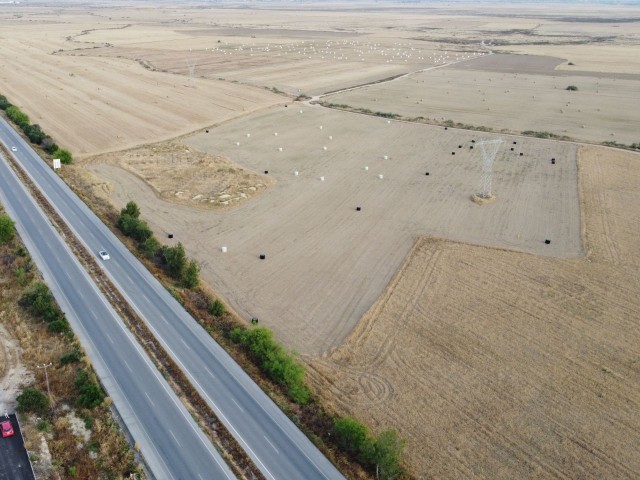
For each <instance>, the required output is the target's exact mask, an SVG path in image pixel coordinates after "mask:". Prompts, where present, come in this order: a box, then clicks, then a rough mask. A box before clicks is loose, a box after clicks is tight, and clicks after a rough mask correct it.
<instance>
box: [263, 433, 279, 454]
mask: <svg viewBox="0 0 640 480" xmlns="http://www.w3.org/2000/svg"><path fill="white" fill-rule="evenodd" d="M263 437H264V439H265V440H266V441H267V443H268V444H269V445H271V448H273V449H274V450H275V451H276V453H277V454H278V455H280V452H279V451H278V449H277V448H276V447H274V446H273V443H271V442H270V441H269V439H268V438H267V436H266V435H263Z"/></svg>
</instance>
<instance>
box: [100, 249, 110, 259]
mask: <svg viewBox="0 0 640 480" xmlns="http://www.w3.org/2000/svg"><path fill="white" fill-rule="evenodd" d="M98 255H100V258H101V259H103V260H109V259H110V258H111V257H110V256H109V254H108V253H107V251H106V250H100V251H99V252H98Z"/></svg>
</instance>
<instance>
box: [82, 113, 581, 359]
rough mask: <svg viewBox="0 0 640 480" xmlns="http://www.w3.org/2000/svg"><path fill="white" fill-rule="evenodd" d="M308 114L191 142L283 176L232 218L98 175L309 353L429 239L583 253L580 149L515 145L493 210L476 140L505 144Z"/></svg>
mask: <svg viewBox="0 0 640 480" xmlns="http://www.w3.org/2000/svg"><path fill="white" fill-rule="evenodd" d="M302 110H303V112H304V113H303V114H300V113H299V109H298V108H296V109H294V108H279V109H276V110H273V111H271V112H265V113H263V114H260V115H256V116H253V117H251V118H245V119H242V120H238V121H234V122H230V123H227V124H225V125H224V126H221V127H218V128H216V129H215V132H212V133H210V134H206V133H202V134H199V135H196V136H194V137H191V138H189V139H187V140H186V143H187V144H188V145H189V146H190V148H191V149H192V150H193V149H195V150H201V151H211V152H220V153H221V154H223V155H225V156H228V157H229V158H231V159H232V160H233V161H234V162H237V163H239V164H240V165H242V166H245V167H247V168H249V169H251V170H254V171H261V172H262V171H265V170H266V171H268V172H269V174H268V177H270V178H271V177H273V178H274V179H275V183H274V184H273V186H272V187H271V188H270V189H269V190H267V191H266V192H265V193H263V194H262V195H261V196H260V197H259V199H256V200H251V201H249V202H247V203H245V204H243V205H240V206H238V207H234V208H232V209H228V210H225V211H224V212H219V213H217V212H200V211H197V210H193V209H191V208H188V207H182V206H176V205H171V204H169V203H167V202H162V201H160V202H159V201H158V199H157V196H156V194H155V193H154V192H153V191H152V190H151V189H150V188H149V187H148V186H146V185H145V183H144V182H143V181H141V180H140V179H139V178H137V177H135V176H133V175H128V174H126V173H125V172H124V170H122V169H119V168H117V167H112V166H106V165H105V166H101V167H99V168H98V169H95V170H94V171H95V172H97V173H99V174H100V176H101V177H103V178H104V179H106V180H108V181H109V182H110V183H111V184H112V185H113V200H114V202H115V204H116V206H117V207H118V208H120V207H121V206H123V205H124V203H126V202H127V201H128V200H129V199H134V200H135V201H136V202H138V204H139V205H140V207H141V209H142V212H143V213H142V215H143V217H144V218H145V219H147V220H148V221H149V222H150V224H151V225H152V227H153V228H154V229H155V231H156V232H157V233H158V234H159V236H160V237H161V238H166V234H167V233H173V234H174V235H175V237H174V241H181V242H183V243H184V245H185V247H186V248H187V250H188V252H189V253H190V255H193V256H194V257H195V258H196V259H197V260H198V261H199V262H200V263H201V265H202V277H203V278H204V279H205V280H206V281H207V282H210V283H211V284H212V285H213V287H214V289H215V290H216V291H217V292H218V293H220V294H221V295H222V296H223V297H224V298H225V299H226V300H227V301H229V302H230V303H231V305H232V306H233V307H234V308H236V309H237V310H238V311H239V312H240V313H241V314H242V315H243V316H245V317H246V318H250V317H251V316H257V317H258V318H260V321H261V323H263V324H264V325H266V326H268V327H270V328H273V329H274V330H275V332H276V334H277V335H278V337H279V338H281V339H282V340H283V341H285V343H286V344H287V345H289V346H292V347H294V348H296V349H297V350H299V351H301V352H306V353H317V352H322V351H324V350H326V349H328V348H331V347H334V346H336V345H338V344H340V342H341V341H342V340H343V339H344V338H345V336H346V335H348V333H349V332H350V331H351V329H352V328H353V327H354V326H355V325H356V324H357V322H358V320H359V319H360V317H361V316H362V315H363V314H364V313H365V312H366V311H367V309H368V308H369V307H370V305H371V304H372V303H373V302H374V301H375V300H376V298H378V296H379V295H380V294H381V292H382V291H383V290H384V288H385V286H386V285H387V284H388V282H389V281H390V279H391V278H392V276H393V274H394V273H395V271H396V270H397V268H398V267H399V266H400V265H401V263H402V261H403V259H404V258H405V256H406V254H407V252H408V251H409V249H410V248H411V245H412V244H413V242H414V241H415V239H416V238H417V237H418V236H420V235H424V234H426V233H430V234H433V235H439V236H446V237H448V238H452V239H456V240H461V241H468V242H473V243H479V244H485V245H500V246H503V247H506V248H514V249H518V250H522V251H528V252H534V253H537V254H541V255H549V256H562V257H576V256H579V255H581V254H582V246H581V241H580V216H579V205H578V190H577V179H576V178H577V177H576V176H577V170H576V163H575V154H576V147H575V146H574V145H572V144H568V143H557V142H550V141H545V140H538V139H524V138H511V137H506V136H505V137H504V140H505V142H504V143H503V145H502V147H501V150H500V151H499V154H498V156H497V159H496V161H495V164H494V172H495V173H494V177H493V191H494V193H495V194H496V196H497V200H496V201H495V202H494V203H492V204H490V205H486V206H482V207H481V206H478V205H476V204H474V203H473V202H472V201H471V200H470V196H471V194H473V193H475V192H476V191H477V190H478V189H479V185H480V176H481V169H482V167H481V164H482V160H481V156H480V149H479V148H475V149H473V150H472V149H470V147H471V146H473V145H474V144H473V143H472V142H471V140H477V141H479V140H481V139H483V138H493V137H495V136H492V135H489V134H479V133H478V132H467V131H463V130H454V129H449V130H444V129H443V128H440V127H433V126H427V125H418V124H407V123H401V122H390V123H387V120H384V119H381V118H374V117H370V116H365V115H356V114H350V113H346V112H338V111H334V110H330V109H323V108H320V107H315V108H309V107H304V108H303V109H302ZM320 126H322V127H323V128H322V129H320ZM247 133H250V135H251V136H250V137H246V134H247ZM275 133H278V135H277V136H275ZM329 136H331V137H332V138H333V139H332V140H330V139H329ZM236 141H241V142H242V143H241V145H240V146H239V147H238V146H237V145H236ZM514 141H515V142H517V144H515V145H514V144H513V142H514ZM425 145H427V146H428V149H427V150H425V149H424V146H425ZM459 146H462V148H458V147H459ZM324 147H327V150H324ZM279 148H282V151H279ZM511 148H514V151H511ZM452 152H456V155H452ZM520 153H523V156H520V155H519V154H520ZM385 155H386V156H387V157H388V159H387V160H385V159H384V156H385ZM551 158H556V164H555V165H551V162H550V159H551ZM365 166H366V167H368V170H364V168H365ZM295 171H298V173H299V174H298V176H295V175H294V172H295ZM427 171H428V172H429V174H430V175H429V176H426V175H425V173H426V172H427ZM378 175H383V179H379V178H378ZM320 177H324V178H325V180H324V181H321V180H320ZM358 206H360V207H361V208H362V211H360V212H358V211H356V207H358ZM187 232H188V233H187ZM545 239H551V244H549V245H545V244H544V240H545ZM221 246H226V247H227V248H228V252H227V253H226V254H223V253H222V252H221V251H220V247H221ZM259 254H266V255H267V259H266V261H261V260H259V259H258V255H259Z"/></svg>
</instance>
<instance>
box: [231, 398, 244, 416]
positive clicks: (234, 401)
mask: <svg viewBox="0 0 640 480" xmlns="http://www.w3.org/2000/svg"><path fill="white" fill-rule="evenodd" d="M231 401H232V402H233V403H235V404H236V406H237V407H238V408H239V409H240V411H241V412H242V413H244V410H243V408H242V407H241V406H240V405H239V404H238V402H236V399H235V398H233V397H231Z"/></svg>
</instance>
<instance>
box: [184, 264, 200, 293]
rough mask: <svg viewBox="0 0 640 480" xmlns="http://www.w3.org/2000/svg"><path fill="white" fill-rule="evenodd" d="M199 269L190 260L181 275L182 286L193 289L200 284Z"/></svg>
mask: <svg viewBox="0 0 640 480" xmlns="http://www.w3.org/2000/svg"><path fill="white" fill-rule="evenodd" d="M199 274H200V267H199V266H198V263H197V262H196V261H195V260H191V261H190V262H189V264H188V265H187V267H186V268H185V269H184V272H183V274H182V284H183V285H184V286H185V287H187V288H193V287H196V286H198V283H200V278H199Z"/></svg>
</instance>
